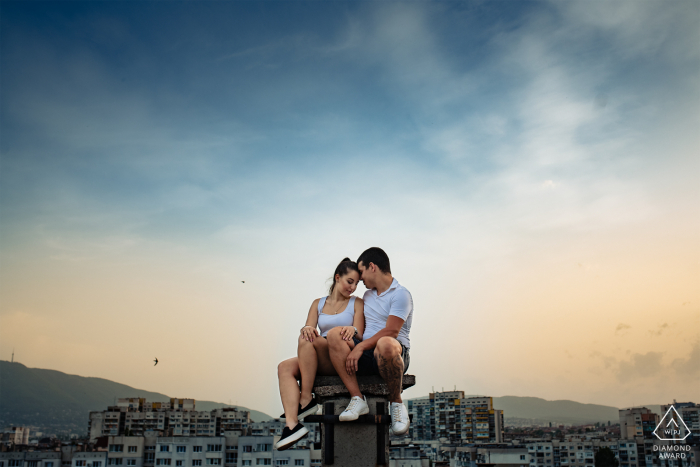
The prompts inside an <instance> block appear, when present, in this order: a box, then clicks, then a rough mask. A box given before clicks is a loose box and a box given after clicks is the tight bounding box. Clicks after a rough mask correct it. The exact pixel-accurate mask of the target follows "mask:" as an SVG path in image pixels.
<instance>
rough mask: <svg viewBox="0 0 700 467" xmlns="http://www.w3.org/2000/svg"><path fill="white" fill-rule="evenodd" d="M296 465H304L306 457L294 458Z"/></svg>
mask: <svg viewBox="0 0 700 467" xmlns="http://www.w3.org/2000/svg"><path fill="white" fill-rule="evenodd" d="M294 465H304V459H294Z"/></svg>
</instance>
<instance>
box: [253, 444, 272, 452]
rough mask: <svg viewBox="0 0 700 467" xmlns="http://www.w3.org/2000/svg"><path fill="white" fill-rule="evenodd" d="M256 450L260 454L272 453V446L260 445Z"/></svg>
mask: <svg viewBox="0 0 700 467" xmlns="http://www.w3.org/2000/svg"><path fill="white" fill-rule="evenodd" d="M255 450H256V451H258V452H265V451H272V444H258V445H257V446H256V449H255Z"/></svg>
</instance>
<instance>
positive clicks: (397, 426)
mask: <svg viewBox="0 0 700 467" xmlns="http://www.w3.org/2000/svg"><path fill="white" fill-rule="evenodd" d="M409 424H410V420H409V418H408V409H406V406H405V405H403V403H401V402H392V403H391V433H392V434H394V435H402V434H404V433H406V432H407V431H408V425H409Z"/></svg>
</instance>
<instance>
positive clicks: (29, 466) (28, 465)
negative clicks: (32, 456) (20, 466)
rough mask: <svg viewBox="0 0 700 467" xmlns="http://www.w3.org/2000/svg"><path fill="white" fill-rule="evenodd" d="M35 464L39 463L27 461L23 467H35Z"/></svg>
mask: <svg viewBox="0 0 700 467" xmlns="http://www.w3.org/2000/svg"><path fill="white" fill-rule="evenodd" d="M37 464H39V461H27V465H26V466H25V467H36V466H37Z"/></svg>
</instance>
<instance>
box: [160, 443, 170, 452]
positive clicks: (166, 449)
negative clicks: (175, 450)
mask: <svg viewBox="0 0 700 467" xmlns="http://www.w3.org/2000/svg"><path fill="white" fill-rule="evenodd" d="M160 452H170V446H168V445H167V444H166V445H165V446H161V447H160Z"/></svg>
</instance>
